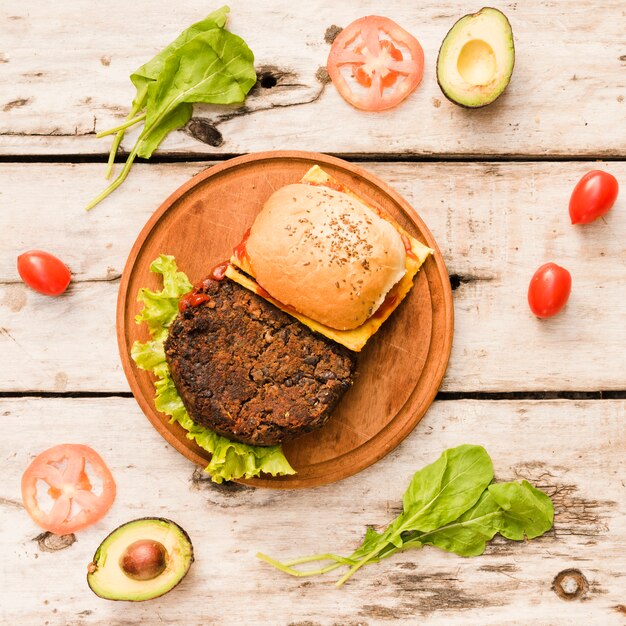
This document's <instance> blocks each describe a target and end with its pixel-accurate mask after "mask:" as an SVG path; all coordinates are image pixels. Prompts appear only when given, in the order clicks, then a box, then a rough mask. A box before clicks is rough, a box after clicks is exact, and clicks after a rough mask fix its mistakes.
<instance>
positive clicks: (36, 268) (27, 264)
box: [17, 250, 72, 296]
mask: <svg viewBox="0 0 626 626" xmlns="http://www.w3.org/2000/svg"><path fill="white" fill-rule="evenodd" d="M17 271H18V272H19V274H20V276H21V278H22V280H23V281H24V282H25V283H26V284H27V285H28V286H29V287H30V288H31V289H34V290H35V291H38V292H39V293H43V294H44V295H45V296H59V295H61V294H62V293H63V292H64V291H65V290H66V289H67V286H68V285H69V284H70V278H71V277H72V275H71V274H70V270H69V269H68V268H67V266H66V265H65V264H64V263H63V262H62V261H61V260H60V259H57V257H55V256H54V255H52V254H50V253H49V252H44V251H43V250H29V251H28V252H24V254H20V256H18V257H17Z"/></svg>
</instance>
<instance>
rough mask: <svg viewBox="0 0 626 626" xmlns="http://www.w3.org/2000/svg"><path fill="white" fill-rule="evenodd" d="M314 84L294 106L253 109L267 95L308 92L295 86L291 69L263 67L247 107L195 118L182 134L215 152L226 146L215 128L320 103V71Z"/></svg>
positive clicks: (295, 77)
mask: <svg viewBox="0 0 626 626" xmlns="http://www.w3.org/2000/svg"><path fill="white" fill-rule="evenodd" d="M316 79H317V82H318V83H319V84H320V87H319V88H318V89H317V90H316V91H315V92H314V94H313V95H312V96H310V97H306V98H305V99H303V100H296V101H294V102H285V103H281V102H270V103H269V104H267V105H266V104H263V103H262V104H260V105H258V106H257V105H256V103H257V102H259V101H261V102H264V101H265V100H266V99H267V97H268V96H267V95H266V94H267V93H268V92H270V93H271V94H272V97H274V96H275V94H280V93H284V92H289V91H292V90H294V89H296V90H298V89H301V88H308V87H309V86H308V85H306V84H303V83H300V82H298V74H297V73H296V72H294V71H292V70H290V69H283V68H279V67H277V66H275V65H262V66H259V67H258V68H257V82H256V84H255V85H254V87H253V88H252V89H251V90H250V94H249V95H248V98H247V100H246V104H244V105H243V106H240V107H238V108H236V109H234V110H230V111H228V112H226V113H219V114H217V115H216V116H215V117H213V118H206V117H202V116H194V117H192V118H191V120H190V121H189V122H188V123H187V124H186V125H185V127H184V128H183V132H185V133H186V134H188V135H189V136H190V137H193V138H194V139H197V140H198V141H201V142H202V143H205V144H207V145H210V146H213V147H215V148H218V147H220V146H222V145H223V144H224V143H225V140H224V137H223V135H222V133H221V131H220V130H219V129H218V126H219V125H221V124H224V123H225V122H228V121H230V120H232V119H235V118H237V117H242V116H247V115H253V114H255V113H259V112H261V111H271V110H272V109H276V108H289V107H296V106H302V105H304V104H312V103H313V102H316V101H317V100H319V98H320V97H321V96H322V94H323V93H324V90H325V88H326V85H327V84H328V83H327V81H325V80H324V79H323V77H320V75H319V69H318V73H316Z"/></svg>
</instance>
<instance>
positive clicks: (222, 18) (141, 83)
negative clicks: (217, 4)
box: [98, 6, 230, 178]
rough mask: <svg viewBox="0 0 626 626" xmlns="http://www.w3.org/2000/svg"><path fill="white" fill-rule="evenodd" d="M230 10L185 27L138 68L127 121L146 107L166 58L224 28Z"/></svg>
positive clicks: (120, 136) (111, 159) (118, 137)
mask: <svg viewBox="0 0 626 626" xmlns="http://www.w3.org/2000/svg"><path fill="white" fill-rule="evenodd" d="M229 12H230V8H229V7H227V6H223V7H221V8H219V9H217V10H216V11H213V13H210V14H209V15H207V16H206V17H205V18H204V19H203V20H201V21H199V22H196V23H195V24H192V25H191V26H190V27H189V28H187V29H185V30H184V31H183V32H182V33H181V34H180V35H179V36H178V37H177V38H176V39H175V40H174V41H173V42H172V43H170V44H169V45H168V46H166V47H165V48H163V50H161V52H159V53H158V54H157V55H156V56H154V57H153V58H152V59H150V61H148V62H147V63H144V64H143V65H142V66H141V67H140V68H138V69H136V70H135V71H134V72H133V73H132V74H131V75H130V80H131V81H132V83H133V85H134V86H135V88H136V90H137V93H136V95H135V98H134V99H133V103H132V106H131V109H130V113H129V114H128V116H127V118H126V120H127V121H130V120H133V119H134V118H135V117H136V116H137V114H138V113H139V112H140V111H142V110H143V109H144V108H145V106H146V99H147V97H148V86H149V85H150V83H151V82H153V81H155V80H157V78H158V77H159V74H160V73H161V70H162V69H163V66H164V64H165V61H166V59H167V58H168V57H169V56H170V55H171V54H172V53H173V52H174V51H175V50H177V49H178V48H180V47H181V46H182V45H183V44H185V43H187V42H188V41H189V40H190V39H193V38H194V37H195V36H196V35H198V34H200V33H202V32H204V31H206V30H210V29H212V28H224V26H225V25H226V20H227V19H228V13H229ZM139 121H141V120H137V122H139ZM137 122H135V123H137ZM185 123H186V122H185ZM126 128H127V127H126ZM126 128H123V129H121V130H119V131H118V132H117V134H116V136H115V139H114V141H113V145H112V147H111V152H110V153H109V161H108V163H107V171H106V178H109V177H110V175H111V172H112V170H113V162H114V160H115V155H116V154H117V149H118V148H119V145H120V143H121V142H122V139H123V138H124V133H125V130H126ZM98 134H99V136H101V137H102V136H105V135H106V134H109V132H108V131H105V133H98Z"/></svg>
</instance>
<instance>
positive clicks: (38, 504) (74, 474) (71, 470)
mask: <svg viewBox="0 0 626 626" xmlns="http://www.w3.org/2000/svg"><path fill="white" fill-rule="evenodd" d="M114 499H115V481H114V480H113V475H112V474H111V471H110V470H109V468H108V467H107V466H106V465H105V463H104V461H103V460H102V457H101V456H100V455H99V454H98V453H97V452H96V451H95V450H93V449H92V448H90V447H89V446H83V445H78V444H69V443H68V444H61V445H58V446H54V447H53V448H50V449H48V450H45V451H44V452H42V453H41V454H40V455H39V456H38V457H36V458H35V460H34V461H33V462H32V463H31V464H30V465H29V466H28V469H27V470H26V471H25V472H24V475H23V476H22V501H23V502H24V506H25V507H26V511H27V512H28V514H29V515H30V516H31V517H32V518H33V521H35V522H36V523H37V524H39V526H41V527H42V528H43V529H44V530H49V531H50V532H51V533H54V534H56V535H67V534H68V533H73V532H74V531H77V530H81V528H85V527H86V526H90V525H91V524H94V523H95V522H97V521H98V520H99V519H100V518H101V517H103V516H104V514H105V513H106V512H107V511H108V510H109V508H111V504H113V500H114Z"/></svg>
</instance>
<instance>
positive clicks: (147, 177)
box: [0, 163, 626, 391]
mask: <svg viewBox="0 0 626 626" xmlns="http://www.w3.org/2000/svg"><path fill="white" fill-rule="evenodd" d="M206 165H207V164H203V163H193V164H169V165H138V166H136V168H135V170H134V171H133V173H132V176H131V177H130V179H129V180H128V181H127V183H126V186H125V188H124V189H123V190H120V191H119V192H118V193H116V194H115V195H114V196H112V197H111V198H110V199H109V200H108V201H107V202H106V203H104V204H102V205H101V206H99V207H97V208H96V209H95V210H94V211H92V212H91V213H89V214H85V213H84V212H83V210H82V208H81V207H82V206H83V205H84V203H85V201H86V199H87V198H89V197H90V196H91V195H92V194H93V193H94V192H95V191H96V189H97V188H98V186H99V185H100V183H101V180H102V166H100V165H93V164H82V165H67V164H49V165H35V164H32V165H24V164H22V165H19V164H4V165H2V166H0V188H1V189H2V195H0V249H2V250H3V251H4V252H5V254H3V255H2V257H0V281H1V282H3V283H5V284H2V285H0V327H1V328H2V331H0V332H1V335H0V350H2V354H3V355H4V357H5V362H7V363H11V364H12V367H10V368H7V371H6V373H5V375H4V376H3V377H2V379H1V382H0V389H1V390H4V391H29V390H42V391H66V390H74V391H77V390H82V391H88V390H94V391H125V390H127V389H128V387H127V385H126V381H125V379H124V376H123V373H122V371H121V368H120V366H119V359H118V354H117V346H116V342H115V332H114V331H115V329H114V313H115V299H116V295H117V280H116V278H117V277H118V276H119V275H120V273H121V272H122V270H123V266H124V262H125V259H126V256H127V254H128V251H129V250H130V247H131V245H132V242H133V241H134V239H135V237H136V235H137V233H138V232H139V230H140V228H141V227H142V225H143V224H144V222H145V221H146V220H147V219H148V217H149V216H150V214H151V213H152V212H153V211H154V209H155V208H156V206H157V205H158V204H159V203H160V201H162V200H163V199H164V198H165V197H167V195H168V194H169V193H171V192H172V191H173V190H174V189H175V188H176V187H178V186H179V185H180V184H182V183H183V182H184V181H185V180H187V179H188V178H189V177H190V176H192V175H193V174H195V173H197V172H198V171H200V170H201V169H203V168H204V167H205V166H206ZM364 167H366V168H367V169H370V170H371V171H372V172H374V173H375V174H377V175H378V176H380V177H381V178H382V179H383V180H385V181H387V182H388V183H390V184H391V185H392V186H393V187H394V188H396V189H397V190H398V191H399V192H400V193H401V194H403V195H404V196H405V197H406V198H407V199H408V200H409V202H411V203H412V204H413V205H414V206H415V207H416V209H417V210H418V212H419V213H420V214H421V215H422V217H423V218H424V220H425V221H426V223H427V224H428V225H429V227H430V228H431V230H432V232H433V234H434V235H435V238H436V239H437V241H438V242H439V244H440V246H441V249H442V252H443V254H444V258H445V259H446V263H447V265H448V270H449V272H450V273H452V274H457V275H460V276H461V277H462V279H463V280H464V281H467V282H463V283H461V285H460V287H459V288H458V289H457V290H456V291H455V292H454V296H455V313H456V332H455V340H454V346H453V354H452V359H451V363H450V367H449V369H448V373H447V376H446V379H445V381H444V385H443V388H444V389H446V390H449V391H515V390H608V389H624V388H626V387H625V383H626V378H625V376H624V371H623V370H624V368H623V367H619V366H618V364H620V363H624V355H623V346H624V345H625V344H626V328H625V327H624V323H623V312H624V308H623V302H624V293H625V288H626V275H625V273H624V261H625V260H626V246H625V244H624V241H626V211H624V203H623V200H618V203H617V205H616V207H615V208H614V210H613V211H612V212H611V213H610V214H609V215H608V216H607V217H606V218H605V219H603V220H601V221H598V222H597V223H594V224H591V225H589V226H585V227H573V226H571V225H570V224H569V217H568V214H567V203H568V199H569V194H570V192H571V189H572V187H573V185H574V184H575V182H576V181H577V180H578V178H579V177H580V176H581V175H582V174H583V173H584V172H585V171H587V170H588V169H589V168H590V165H589V164H586V163H535V164H530V163H510V164H492V163H484V164H463V163H432V164H410V163H386V164H385V163H378V164H369V163H368V164H364ZM593 167H602V168H605V169H608V170H609V171H611V172H613V173H614V174H615V175H616V176H617V177H618V179H620V180H622V181H624V180H626V165H625V164H624V163H610V164H595V165H594V166H593ZM29 248H44V249H50V251H52V252H55V253H56V254H58V255H59V256H60V257H61V258H63V259H64V260H65V261H66V262H67V263H68V264H69V266H70V267H71V269H72V271H73V272H74V273H75V281H76V282H75V283H74V284H73V285H72V287H71V288H70V290H69V291H68V293H67V294H66V295H64V296H63V297H61V298H58V299H50V298H45V297H43V296H39V295H38V294H35V293H34V292H32V291H30V290H29V289H27V288H26V287H25V286H23V285H22V284H21V283H19V282H16V281H19V279H18V276H17V272H16V269H15V265H14V263H15V258H16V256H17V255H18V254H19V253H20V252H22V251H24V250H26V249H29ZM164 252H167V251H164ZM549 260H552V261H555V262H557V263H560V264H562V265H564V266H565V267H567V268H568V269H569V270H570V272H571V273H572V276H573V285H574V286H573V293H572V297H571V300H570V303H569V305H568V307H567V309H566V311H565V312H564V313H563V314H561V315H560V316H558V317H555V318H554V319H552V320H545V321H539V320H537V319H535V318H534V317H533V316H532V315H531V313H530V311H529V310H528V307H527V304H526V290H527V287H528V282H529V280H530V277H531V276H532V274H533V272H534V271H535V269H536V268H537V267H538V266H539V265H541V264H542V263H544V262H546V261H549ZM193 278H197V277H193ZM607 363H608V364H612V365H611V366H610V367H607Z"/></svg>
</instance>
